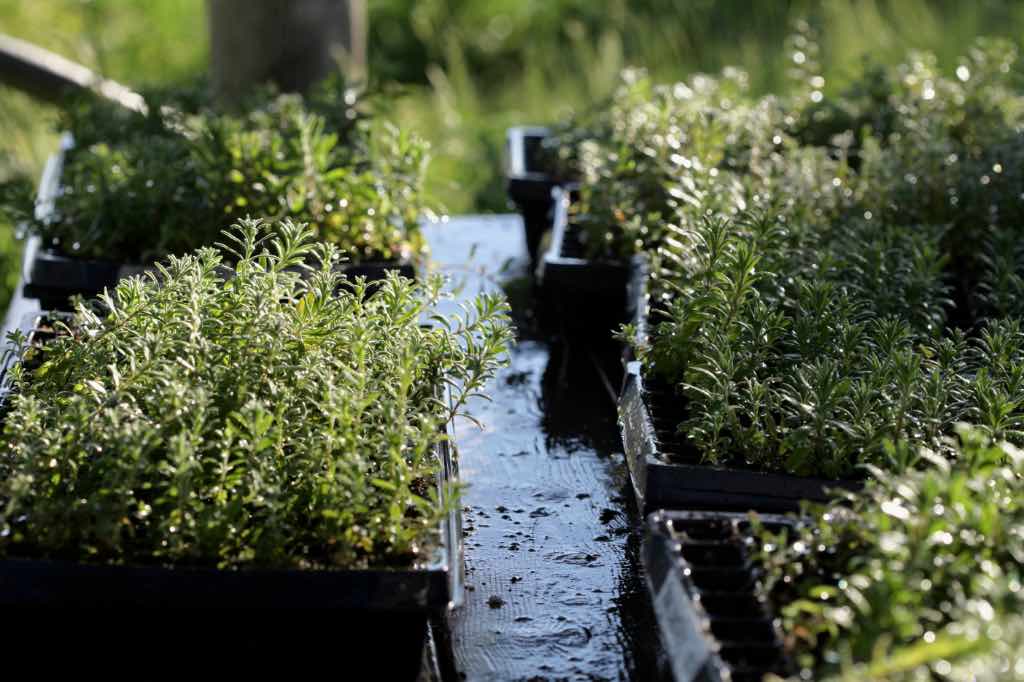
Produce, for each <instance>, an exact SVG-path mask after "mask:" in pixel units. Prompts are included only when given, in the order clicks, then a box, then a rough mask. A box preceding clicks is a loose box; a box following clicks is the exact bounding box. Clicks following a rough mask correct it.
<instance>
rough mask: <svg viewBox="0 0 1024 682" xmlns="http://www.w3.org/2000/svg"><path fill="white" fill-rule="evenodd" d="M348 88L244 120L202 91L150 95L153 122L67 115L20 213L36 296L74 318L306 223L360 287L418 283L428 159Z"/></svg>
mask: <svg viewBox="0 0 1024 682" xmlns="http://www.w3.org/2000/svg"><path fill="white" fill-rule="evenodd" d="M338 87H339V86H337V85H335V84H329V85H324V86H321V87H320V89H318V90H317V91H316V92H314V93H312V94H311V95H309V96H307V97H301V96H298V95H291V94H289V95H275V94H274V93H272V92H264V93H260V95H259V96H253V97H252V98H251V99H250V100H247V102H246V103H245V105H244V106H243V107H241V109H240V110H238V111H235V110H232V111H224V110H222V109H221V108H219V107H218V106H216V105H215V104H214V103H213V102H211V101H209V100H208V98H207V97H206V96H205V95H203V94H202V92H201V91H192V90H173V91H158V92H154V93H151V94H149V95H147V102H148V103H149V104H148V108H147V110H146V113H145V114H142V115H140V114H138V113H136V112H134V111H129V110H125V109H122V108H119V107H118V106H117V105H114V104H111V103H107V102H102V101H97V100H95V99H87V100H83V101H73V102H71V103H69V105H68V106H67V107H66V108H65V109H64V110H63V111H62V116H61V121H60V127H61V129H62V130H63V131H64V135H63V137H62V140H61V147H60V150H59V152H58V153H57V154H55V155H54V156H53V157H51V159H50V160H49V162H48V163H47V166H46V168H45V170H44V173H43V177H42V180H41V182H40V188H39V195H38V198H37V199H34V198H33V197H31V196H29V195H28V194H26V195H25V196H24V197H22V198H21V201H20V202H18V204H17V205H12V206H10V207H9V211H10V212H11V213H14V214H15V215H16V217H18V218H19V219H20V221H21V222H22V223H23V224H25V225H27V227H28V229H27V232H28V241H27V244H26V250H25V257H24V266H23V275H24V291H25V294H26V295H27V296H29V297H31V298H38V299H39V300H40V301H41V302H42V304H43V307H47V308H49V307H59V308H62V309H68V308H69V302H68V298H69V296H72V295H76V294H83V295H87V296H93V295H95V294H97V293H99V292H100V291H102V290H103V288H104V287H112V286H113V285H114V284H115V283H116V282H117V281H118V279H119V277H120V276H123V275H128V274H137V273H140V272H143V271H144V270H145V269H146V268H147V267H150V266H151V265H152V264H153V263H154V262H156V261H159V260H160V259H162V258H165V257H166V256H168V255H171V254H178V255H180V254H182V253H185V252H187V251H191V250H194V249H197V248H199V247H201V246H209V245H212V244H214V243H215V242H216V241H217V240H218V239H219V238H220V232H221V230H222V229H223V227H224V226H225V225H230V224H232V223H233V222H236V221H237V220H239V219H241V218H243V217H246V216H249V215H252V216H260V217H263V218H264V219H267V220H269V221H271V222H272V223H276V222H278V221H281V220H284V219H286V218H290V219H292V220H294V221H296V222H302V223H306V224H308V225H309V226H310V227H311V229H312V230H313V231H314V233H315V235H316V237H317V239H320V240H323V241H327V242H331V243H333V244H336V245H338V246H339V247H340V248H341V249H342V251H343V255H344V258H343V259H342V262H341V263H339V267H340V268H341V269H342V270H344V271H346V272H348V273H349V274H351V275H353V276H358V275H363V276H366V277H368V278H370V279H379V278H381V277H382V276H383V273H384V272H385V271H387V270H390V269H396V270H398V271H399V272H400V273H401V274H403V275H404V276H407V277H411V276H413V274H414V266H415V263H416V261H417V259H418V258H420V257H421V256H423V255H424V253H425V249H426V244H425V242H424V240H423V237H422V234H421V233H420V229H419V221H420V219H421V218H422V217H424V215H425V214H429V213H430V212H431V207H430V205H429V203H428V201H427V200H426V198H425V197H424V194H423V183H424V179H425V171H426V165H427V159H428V147H427V145H426V143H425V142H424V141H423V140H421V139H420V138H418V137H416V136H415V135H412V134H410V133H408V132H405V131H402V130H399V129H397V128H396V127H394V126H393V125H391V124H390V123H388V122H387V121H385V120H382V119H380V118H379V117H377V116H374V115H372V114H369V113H366V110H368V109H369V105H367V104H364V103H362V102H361V101H359V100H357V99H356V98H354V97H353V95H352V94H351V93H348V92H338V91H337V90H338Z"/></svg>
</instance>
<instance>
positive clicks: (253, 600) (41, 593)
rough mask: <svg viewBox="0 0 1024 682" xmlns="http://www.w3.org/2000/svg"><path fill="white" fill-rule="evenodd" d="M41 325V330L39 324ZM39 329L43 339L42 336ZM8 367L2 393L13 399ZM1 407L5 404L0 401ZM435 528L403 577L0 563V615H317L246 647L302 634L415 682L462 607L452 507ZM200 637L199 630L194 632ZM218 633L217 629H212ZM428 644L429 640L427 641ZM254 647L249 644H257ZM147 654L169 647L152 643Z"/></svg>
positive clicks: (448, 462)
mask: <svg viewBox="0 0 1024 682" xmlns="http://www.w3.org/2000/svg"><path fill="white" fill-rule="evenodd" d="M60 315H61V313H45V312H44V313H39V314H34V315H30V316H27V317H26V318H25V320H24V321H23V323H22V325H21V327H20V328H21V331H22V333H24V334H26V336H27V338H28V342H29V344H30V345H40V344H44V343H46V342H47V341H48V340H49V339H51V338H53V335H54V333H53V332H52V331H49V330H48V329H45V328H46V327H48V326H49V325H48V323H49V322H50V321H51V320H52V319H53V316H57V317H59V316H60ZM41 323H43V324H41ZM41 327H42V328H43V329H44V330H42V331H41ZM16 360H17V358H13V357H8V358H6V360H5V362H4V366H3V368H2V370H0V371H2V373H3V376H2V377H0V385H2V391H3V393H4V394H6V392H7V391H8V389H9V386H8V379H9V377H8V369H9V367H10V366H11V364H12V363H13V362H15V361H16ZM0 399H2V398H0ZM446 428H447V435H448V440H447V441H445V442H442V443H440V444H439V445H438V446H437V450H436V454H437V457H438V459H439V460H440V462H441V467H440V470H439V471H438V473H437V479H436V481H435V485H436V489H437V493H438V496H439V500H440V501H441V503H442V504H447V502H448V501H449V500H450V496H451V491H452V487H453V486H455V485H457V484H458V482H459V468H458V459H457V454H456V452H455V445H454V442H455V441H454V431H453V428H452V425H451V424H449V425H447V427H446ZM451 506H452V509H451V511H449V512H448V514H447V516H446V517H445V518H444V520H443V521H442V523H441V527H440V529H439V530H440V539H441V544H440V546H439V547H437V548H436V549H435V550H434V552H433V554H432V555H431V557H430V559H429V561H426V562H424V563H423V565H421V566H415V567H410V568H405V569H401V568H399V569H392V568H384V569H367V570H310V571H304V570H269V569H253V570H234V571H226V570H218V569H215V568H172V567H166V566H146V565H137V566H129V565H124V566H122V565H93V564H84V563H78V562H74V561H51V560H36V559H16V558H7V559H2V560H0V606H2V607H72V608H87V609H115V610H119V609H129V610H131V609H140V608H142V609H150V608H155V609H177V610H181V609H197V608H204V609H211V608H212V609H221V610H225V609H227V610H232V609H251V608H257V609H316V610H320V611H324V612H325V613H324V614H323V616H326V619H325V618H324V617H320V618H316V619H308V623H310V624H312V623H315V624H316V625H315V627H307V625H305V624H304V623H303V622H302V620H304V619H299V620H293V619H287V620H286V621H282V620H281V619H277V622H273V621H271V622H268V623H267V624H266V627H265V628H260V629H259V631H258V632H255V633H249V634H247V646H249V645H251V644H252V642H253V641H260V640H261V639H265V640H266V644H267V646H277V644H279V642H280V639H281V638H282V637H283V638H284V639H285V640H288V639H290V638H291V637H292V636H294V632H292V631H291V630H290V628H297V629H298V631H301V632H302V633H303V639H304V640H305V639H308V638H310V637H312V638H313V641H304V642H303V647H305V648H312V647H313V646H314V644H316V643H317V640H319V643H320V644H322V645H323V647H324V649H323V651H324V653H328V652H329V654H330V655H331V656H337V655H339V654H340V655H341V656H342V657H345V656H357V657H366V656H378V658H379V660H375V661H374V662H373V670H374V671H377V672H378V673H379V674H380V679H409V680H414V679H417V675H418V674H419V671H420V667H421V665H422V663H423V660H424V646H425V645H426V644H428V643H429V644H430V646H432V647H433V646H435V645H436V643H438V642H440V643H442V644H447V646H449V647H450V638H449V635H448V632H447V628H448V618H449V615H450V613H451V611H452V609H454V608H455V607H457V606H459V605H460V604H461V603H462V601H463V589H464V564H463V552H464V546H463V533H462V511H461V507H459V506H458V505H451ZM198 626H199V627H202V624H198ZM215 627H219V626H215ZM428 635H429V636H428ZM253 638H255V639H253ZM152 644H153V646H157V645H162V644H165V642H160V641H154V642H152ZM432 653H433V654H434V659H435V660H440V661H441V667H442V668H449V669H450V668H451V661H452V653H451V651H434V652H432Z"/></svg>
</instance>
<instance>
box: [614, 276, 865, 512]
mask: <svg viewBox="0 0 1024 682" xmlns="http://www.w3.org/2000/svg"><path fill="white" fill-rule="evenodd" d="M646 278H647V267H646V262H645V261H644V260H643V259H637V260H636V261H634V267H633V272H632V274H631V278H630V284H629V287H628V291H629V296H630V299H631V301H632V304H631V306H630V307H631V308H632V309H633V325H634V327H635V328H636V332H637V335H638V337H639V338H645V337H646V335H647V330H648V308H649V305H648V293H647V286H646ZM624 365H625V376H624V379H623V383H622V392H621V394H620V395H619V429H620V431H621V433H622V444H623V448H624V450H625V454H626V462H627V464H628V466H629V477H630V481H631V483H632V484H633V492H634V494H635V495H636V500H637V506H638V508H640V509H641V511H643V512H645V513H646V512H650V511H653V510H655V509H661V508H666V507H668V508H677V509H679V508H686V509H714V510H722V511H748V510H753V511H758V512H767V513H773V512H776V513H777V512H788V511H797V510H798V509H799V508H800V502H801V501H803V500H809V501H813V502H826V501H828V500H829V499H831V498H832V493H831V491H832V490H833V489H856V488H858V487H859V486H860V483H859V482H857V481H849V480H839V479H823V478H814V477H810V476H796V475H793V474H786V473H770V472H764V471H757V470H754V469H751V468H744V467H742V466H728V465H725V466H721V465H710V464H705V463H702V462H701V461H700V458H699V457H698V456H696V455H695V454H693V453H692V450H691V448H690V447H688V446H687V444H686V443H685V439H684V437H683V436H681V435H680V434H678V433H677V432H676V427H677V426H678V424H679V422H680V421H681V418H682V417H683V416H684V415H683V414H682V410H681V409H680V407H679V406H678V404H677V403H678V402H679V400H680V398H679V397H678V396H676V395H675V394H674V393H673V392H672V391H671V389H670V388H668V387H665V386H661V385H659V383H658V382H651V381H645V377H644V374H643V370H642V367H641V364H640V362H639V361H637V360H633V359H632V356H631V355H630V354H629V351H628V349H627V351H626V353H625V355H624Z"/></svg>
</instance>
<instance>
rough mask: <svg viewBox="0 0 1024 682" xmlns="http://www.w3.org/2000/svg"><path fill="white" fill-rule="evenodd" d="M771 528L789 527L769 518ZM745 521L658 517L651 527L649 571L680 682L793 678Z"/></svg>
mask: <svg viewBox="0 0 1024 682" xmlns="http://www.w3.org/2000/svg"><path fill="white" fill-rule="evenodd" d="M761 521H762V522H763V523H765V524H766V525H768V526H781V525H791V524H792V521H791V520H789V519H786V518H783V517H777V516H763V517H761ZM748 522H749V519H748V517H747V515H746V514H729V513H722V512H677V511H658V512H655V513H653V514H651V515H650V516H649V517H648V519H647V527H646V529H645V534H644V544H643V563H644V568H645V569H646V570H645V573H646V578H647V586H648V589H649V590H650V593H651V598H652V601H653V603H654V613H655V616H656V617H657V620H658V627H659V629H660V631H661V638H662V643H663V644H664V646H665V652H666V654H667V657H668V661H669V668H670V669H671V671H672V674H673V677H674V678H675V680H676V682H690V681H700V682H728V681H730V680H731V681H732V682H754V681H755V680H756V681H757V682H760V680H761V679H762V678H763V677H764V675H766V674H768V673H775V674H778V675H780V676H786V675H787V674H790V673H792V672H793V671H792V664H791V662H790V661H789V660H788V659H787V657H786V656H785V653H784V650H783V646H782V641H783V639H782V635H781V632H780V630H779V626H778V622H777V620H776V619H775V618H774V617H773V614H772V613H771V608H770V606H769V604H768V602H767V600H766V599H765V598H764V595H763V594H762V593H761V588H760V585H759V582H758V581H759V577H760V568H759V567H758V566H756V565H755V564H754V563H753V562H752V561H751V559H750V557H749V555H748V550H747V548H746V546H745V544H744V543H743V538H742V536H741V534H740V533H739V531H738V528H739V526H740V524H744V523H748Z"/></svg>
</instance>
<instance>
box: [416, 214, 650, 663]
mask: <svg viewBox="0 0 1024 682" xmlns="http://www.w3.org/2000/svg"><path fill="white" fill-rule="evenodd" d="M427 235H428V239H429V241H430V243H431V248H432V250H433V254H434V259H435V260H436V261H437V264H438V266H439V267H440V268H441V269H442V270H443V271H445V272H448V273H450V274H452V275H453V276H454V277H455V278H456V280H457V281H458V282H459V283H461V285H462V286H463V289H462V295H471V294H472V293H474V292H475V291H478V290H480V289H482V288H486V289H493V288H495V287H504V288H505V289H506V290H507V291H508V292H509V294H510V297H511V298H512V300H513V301H514V305H515V307H516V310H515V313H516V317H517V318H518V320H519V322H520V327H521V329H520V341H519V343H518V344H517V346H516V347H515V349H514V350H513V352H512V357H511V365H510V367H508V368H507V369H506V370H504V371H503V372H502V373H501V375H500V376H499V377H498V379H497V380H496V381H495V383H494V385H493V386H492V389H491V391H490V392H491V395H492V397H493V402H491V403H478V404H477V405H475V410H474V413H475V415H476V416H477V417H478V418H479V419H480V420H481V421H482V422H483V423H484V424H485V428H484V429H483V430H481V429H479V428H477V427H476V426H474V425H472V424H469V423H468V422H465V423H460V424H459V425H458V428H457V436H458V445H459V451H460V455H461V460H460V467H461V472H462V476H463V479H464V480H465V481H466V482H467V483H468V484H469V487H468V488H467V489H466V490H465V492H464V495H463V505H464V508H465V526H466V531H467V535H466V571H467V574H466V582H467V585H468V586H469V589H468V591H467V593H466V603H465V604H464V605H463V606H462V608H461V609H460V610H459V612H458V613H457V615H456V618H455V626H454V632H453V639H454V645H455V653H456V661H457V665H458V669H459V671H460V672H461V673H462V674H463V675H464V676H465V678H466V679H468V680H620V679H624V680H653V679H658V678H659V677H660V673H659V670H660V663H659V659H660V645H659V643H658V640H657V634H656V625H655V622H654V616H653V613H652V611H651V607H650V601H649V599H648V596H647V593H646V587H645V586H644V583H643V577H642V575H641V572H640V570H641V569H640V564H639V546H640V540H639V534H638V531H637V528H638V524H639V520H638V518H637V516H636V512H635V509H634V505H633V501H632V499H631V497H630V492H629V490H628V488H627V475H626V472H625V466H624V463H623V459H622V456H621V448H622V446H621V442H620V440H619V434H618V429H617V426H616V422H615V410H614V406H613V404H612V402H611V399H610V397H609V395H608V392H607V391H606V390H605V388H604V386H603V385H602V383H601V382H600V381H599V379H598V377H597V374H596V372H595V371H594V370H593V368H592V365H591V360H590V353H589V351H588V349H585V348H580V347H577V346H574V347H573V348H572V349H571V350H570V349H567V348H566V346H565V345H564V344H562V343H560V342H557V341H553V340H551V339H548V338H546V337H544V336H543V335H541V334H538V333H537V332H535V331H532V330H531V326H532V325H531V323H530V313H529V293H530V292H529V287H530V285H529V278H528V277H527V274H528V273H527V264H526V257H525V244H524V241H523V239H524V238H523V231H522V227H521V224H520V222H519V219H518V217H515V216H483V217H461V218H454V219H452V220H451V221H450V222H449V223H447V224H438V225H431V226H429V227H428V229H427ZM613 382H614V383H616V384H617V382H618V378H617V377H613Z"/></svg>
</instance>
